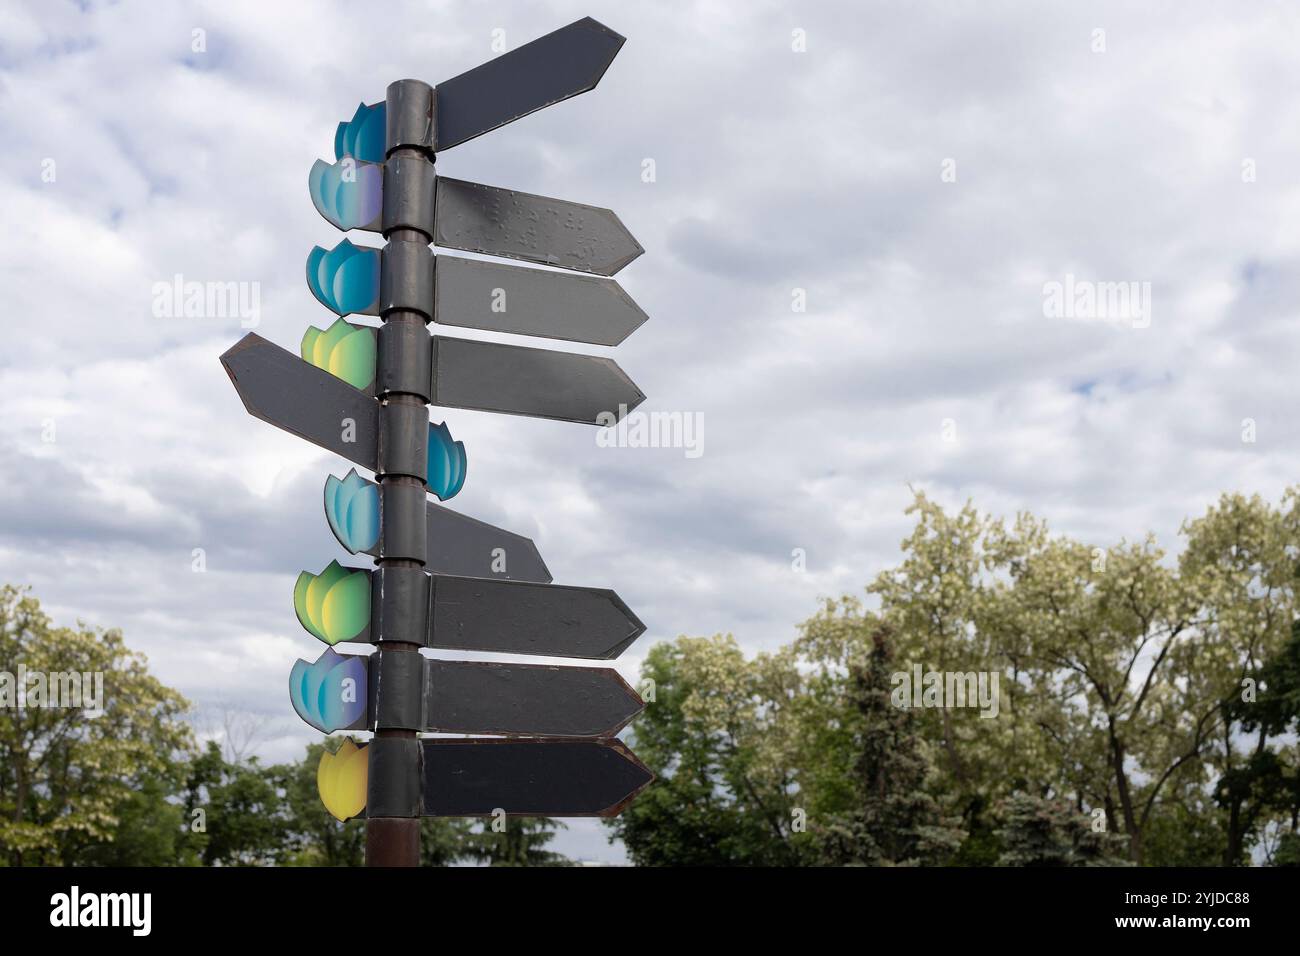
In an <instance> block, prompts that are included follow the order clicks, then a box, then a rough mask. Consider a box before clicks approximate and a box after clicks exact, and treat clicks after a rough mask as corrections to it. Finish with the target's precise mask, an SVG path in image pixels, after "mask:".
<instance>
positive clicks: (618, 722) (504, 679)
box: [289, 648, 645, 739]
mask: <svg viewBox="0 0 1300 956" xmlns="http://www.w3.org/2000/svg"><path fill="white" fill-rule="evenodd" d="M370 661H371V658H369V657H363V656H359V655H352V654H339V653H337V652H336V651H335V650H334V649H333V648H326V649H325V651H324V653H322V654H321V656H320V658H319V659H318V660H317V661H316V662H315V663H312V664H309V663H307V662H306V661H302V660H300V661H298V662H297V663H295V664H294V666H293V670H292V672H291V674H290V676H289V699H290V701H291V702H292V703H293V707H294V710H296V711H297V712H298V716H299V717H301V718H302V719H303V720H304V721H306V722H307V723H308V724H310V725H311V726H313V727H315V728H316V729H317V730H320V731H322V732H324V733H327V734H328V733H334V732H335V731H339V730H370V729H372V728H373V727H374V725H375V724H376V722H377V721H378V720H380V719H381V716H382V715H381V705H380V702H379V699H378V698H379V694H378V684H374V685H372V684H371V681H370ZM390 676H396V677H397V679H398V680H399V681H401V683H402V686H400V687H397V688H395V689H392V694H390V695H389V697H390V698H391V697H394V696H396V697H397V699H398V706H412V707H419V709H420V712H419V715H418V716H413V718H412V719H413V722H416V723H418V724H419V729H420V730H423V731H428V732H431V733H444V734H494V735H500V736H505V737H533V736H544V737H589V738H597V739H598V738H604V737H612V736H613V735H614V734H616V733H618V732H619V731H620V730H622V729H623V728H624V727H625V726H627V724H628V722H629V721H630V720H631V719H632V718H633V717H635V716H636V715H637V714H639V713H640V712H641V710H642V709H643V708H644V707H645V704H644V703H643V702H642V700H641V698H640V697H639V696H638V695H637V693H636V691H635V690H633V689H632V688H631V687H630V686H629V685H628V683H627V682H626V681H625V680H623V678H622V677H620V676H619V673H618V671H616V670H613V669H612V668H608V667H556V666H554V665H548V664H499V663H495V662H486V661H444V660H432V659H429V658H421V659H420V665H419V669H418V670H417V671H415V672H412V673H410V674H407V673H405V672H403V673H401V674H396V675H390ZM382 706H383V708H386V709H389V710H392V709H393V708H394V704H393V702H392V700H391V699H386V700H384V701H383V704H382Z"/></svg>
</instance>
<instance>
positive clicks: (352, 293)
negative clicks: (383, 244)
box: [307, 239, 380, 315]
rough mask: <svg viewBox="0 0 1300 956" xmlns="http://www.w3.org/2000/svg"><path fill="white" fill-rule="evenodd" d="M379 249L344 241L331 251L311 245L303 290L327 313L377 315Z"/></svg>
mask: <svg viewBox="0 0 1300 956" xmlns="http://www.w3.org/2000/svg"><path fill="white" fill-rule="evenodd" d="M379 262H380V256H379V250H378V249H371V248H370V247H369V246H354V245H353V244H352V243H351V242H349V241H348V240H346V239H344V240H343V241H342V242H340V243H339V244H338V245H337V246H335V247H334V248H333V249H329V250H326V249H325V248H324V247H322V246H315V247H314V248H313V249H312V251H311V252H310V253H308V255H307V288H309V289H311V294H312V295H314V296H315V297H316V298H317V299H318V300H319V301H320V304H321V305H323V306H325V308H327V309H329V310H330V311H331V312H337V313H338V314H339V315H347V314H349V313H351V312H358V313H366V314H369V315H377V314H378V312H379Z"/></svg>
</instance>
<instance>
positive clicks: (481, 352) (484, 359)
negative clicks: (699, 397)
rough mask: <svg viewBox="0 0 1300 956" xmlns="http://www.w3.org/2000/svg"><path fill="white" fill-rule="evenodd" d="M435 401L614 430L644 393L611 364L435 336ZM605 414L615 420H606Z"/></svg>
mask: <svg viewBox="0 0 1300 956" xmlns="http://www.w3.org/2000/svg"><path fill="white" fill-rule="evenodd" d="M432 401H433V404H435V405H444V406H448V407H451V408H472V409H476V410H478V411H486V412H503V413H505V414H507V415H529V416H531V417H533V418H553V419H558V420H560V421H565V422H583V423H586V424H589V425H612V424H613V423H614V421H616V420H617V419H619V418H622V417H623V414H624V413H625V412H627V411H628V410H630V409H633V408H636V406H638V405H640V404H641V403H642V402H643V401H645V394H644V393H643V392H642V391H641V389H639V388H637V387H636V384H635V383H634V382H633V381H632V380H631V379H630V378H628V377H627V374H626V373H625V372H624V371H623V370H622V369H621V368H619V367H618V364H617V363H615V362H614V361H613V360H612V359H607V358H604V357H602V356H598V355H578V354H575V353H572V352H553V351H550V350H549V349H530V348H524V347H523V346H519V345H502V344H500V343H497V342H480V341H478V340H475V339H450V338H446V337H445V336H441V335H435V336H433V383H432ZM602 415H609V416H613V417H612V418H610V419H608V420H603V419H602Z"/></svg>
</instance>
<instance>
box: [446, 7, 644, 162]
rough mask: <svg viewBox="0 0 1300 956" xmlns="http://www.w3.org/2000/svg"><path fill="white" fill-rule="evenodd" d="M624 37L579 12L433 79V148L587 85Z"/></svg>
mask: <svg viewBox="0 0 1300 956" xmlns="http://www.w3.org/2000/svg"><path fill="white" fill-rule="evenodd" d="M623 40H624V38H623V37H621V36H619V35H618V34H617V33H615V32H614V31H613V30H611V29H609V28H608V27H606V26H603V25H601V24H599V23H597V22H596V21H595V20H593V19H591V18H590V17H584V18H583V19H581V20H579V21H577V22H576V23H570V24H569V25H568V26H567V27H563V28H561V29H559V30H556V31H555V32H554V33H548V34H547V35H546V36H544V37H541V38H540V39H537V40H534V41H532V42H531V43H525V44H524V45H523V46H521V47H519V48H518V49H516V50H512V51H511V52H509V53H506V54H503V55H502V56H499V57H497V58H496V59H495V60H489V61H488V62H487V63H484V64H483V65H482V66H477V67H475V68H474V69H472V70H470V71H468V72H466V73H462V74H461V75H460V76H457V77H454V78H452V79H450V80H445V81H444V82H442V83H439V84H438V94H437V95H438V109H437V114H438V131H437V139H436V143H435V149H438V150H443V149H451V147H453V146H455V145H457V144H458V143H463V142H465V141H466V140H468V139H473V138H474V137H475V136H479V135H481V134H483V133H486V132H488V131H490V130H494V129H496V128H497V127H498V126H504V125H505V124H506V123H510V122H513V121H514V120H517V119H519V118H520V117H521V116H527V115H528V114H529V113H532V112H535V111H536V110H540V109H542V108H543V107H546V106H550V105H551V104H553V103H559V102H560V101H561V100H567V99H568V98H569V97H570V96H576V95H577V94H579V93H585V92H587V91H588V90H590V89H593V88H594V87H595V86H596V84H597V83H599V82H600V78H601V77H602V76H604V74H605V70H607V69H608V68H609V65H610V63H612V62H613V60H614V57H615V56H616V55H617V54H618V51H619V48H620V47H622V46H623Z"/></svg>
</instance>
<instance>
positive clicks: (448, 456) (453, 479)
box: [428, 422, 468, 501]
mask: <svg viewBox="0 0 1300 956" xmlns="http://www.w3.org/2000/svg"><path fill="white" fill-rule="evenodd" d="M467 466H468V462H467V461H466V458H465V443H464V442H462V441H452V440H451V431H450V430H449V429H448V428H447V423H446V422H442V423H440V424H437V425H430V426H429V482H428V483H429V490H430V491H432V492H433V493H434V494H435V495H437V496H438V500H439V501H446V500H447V499H448V498H452V497H454V496H455V495H456V493H457V492H458V491H460V489H461V487H462V486H463V485H464V484H465V469H466V467H467Z"/></svg>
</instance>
